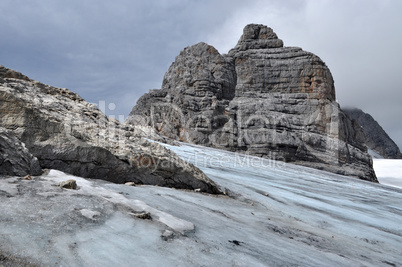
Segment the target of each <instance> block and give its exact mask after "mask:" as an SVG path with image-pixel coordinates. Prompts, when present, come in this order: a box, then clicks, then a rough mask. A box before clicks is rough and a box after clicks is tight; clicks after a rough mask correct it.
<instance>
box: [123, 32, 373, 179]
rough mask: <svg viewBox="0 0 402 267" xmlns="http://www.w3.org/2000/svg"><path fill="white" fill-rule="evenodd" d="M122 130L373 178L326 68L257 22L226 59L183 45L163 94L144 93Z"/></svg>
mask: <svg viewBox="0 0 402 267" xmlns="http://www.w3.org/2000/svg"><path fill="white" fill-rule="evenodd" d="M126 125H148V126H152V127H154V128H155V129H156V130H157V131H158V132H159V133H161V134H162V135H165V136H167V137H170V138H174V139H176V140H181V141H184V142H189V143H195V144H201V145H205V146H212V147H217V148H222V149H227V150H231V151H239V152H244V153H250V154H252V155H258V156H261V157H265V158H272V159H277V160H284V161H287V162H294V163H296V164H300V165H304V166H309V167H313V168H318V169H324V170H328V171H331V172H334V173H338V174H344V175H349V176H354V177H359V178H361V179H365V180H369V181H377V179H376V176H375V173H374V170H373V168H372V159H371V157H370V155H369V154H368V153H367V148H366V146H365V144H364V134H363V132H362V131H361V129H360V127H358V125H357V123H354V122H352V121H351V120H350V119H349V118H348V117H347V116H346V115H345V114H344V113H343V112H342V111H341V109H340V107H339V105H338V103H336V102H335V87H334V81H333V78H332V75H331V73H330V71H329V69H328V67H327V66H326V65H325V63H324V62H323V61H322V60H321V59H320V58H319V57H318V56H316V55H314V54H312V53H309V52H306V51H303V50H302V49H301V48H297V47H284V46H283V42H282V40H280V39H278V37H277V35H276V34H275V33H274V32H273V30H272V29H271V28H268V27H266V26H263V25H256V24H251V25H247V26H246V27H245V28H244V31H243V35H242V36H241V38H240V40H239V42H238V44H237V45H236V47H235V48H233V49H232V50H230V51H229V53H228V54H227V55H226V54H224V55H221V54H219V52H218V51H217V50H216V49H215V48H214V47H212V46H210V45H208V44H205V43H199V44H196V45H193V46H191V47H187V48H185V49H184V50H183V51H181V52H180V54H179V55H178V56H177V57H176V60H175V62H173V63H172V65H171V66H170V68H169V69H168V71H167V72H166V74H165V77H164V79H163V84H162V89H160V90H151V91H150V92H149V93H148V94H145V95H144V96H142V97H141V98H140V99H139V100H138V102H137V104H136V106H135V107H134V108H133V110H132V112H131V113H130V116H129V118H128V119H127V121H126Z"/></svg>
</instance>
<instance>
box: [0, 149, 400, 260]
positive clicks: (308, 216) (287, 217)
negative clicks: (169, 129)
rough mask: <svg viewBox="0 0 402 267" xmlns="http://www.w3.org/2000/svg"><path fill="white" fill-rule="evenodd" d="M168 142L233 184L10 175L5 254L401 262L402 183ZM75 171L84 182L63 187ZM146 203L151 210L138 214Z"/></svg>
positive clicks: (2, 183) (1, 213) (0, 234)
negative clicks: (182, 186)
mask: <svg viewBox="0 0 402 267" xmlns="http://www.w3.org/2000/svg"><path fill="white" fill-rule="evenodd" d="M168 147H169V148H170V149H172V150H174V151H175V152H176V153H178V154H179V156H181V157H182V158H183V159H186V160H188V161H190V162H192V163H194V164H195V165H197V166H198V167H199V168H201V169H202V170H203V171H204V172H205V173H206V174H207V175H208V176H209V177H210V178H211V179H213V180H214V181H215V182H216V183H217V184H218V185H220V186H221V187H222V189H224V191H226V192H227V195H226V196H225V195H209V194H204V193H198V192H194V191H189V190H175V189H172V188H164V187H157V186H135V187H134V186H127V185H121V184H112V183H109V182H105V181H101V180H91V179H83V178H78V177H73V176H71V175H67V174H64V173H61V172H58V171H51V172H50V173H49V174H48V175H47V176H44V177H34V179H33V180H31V181H29V180H24V179H22V178H17V177H11V178H6V177H4V178H2V179H0V259H2V261H0V265H1V264H3V262H5V264H6V266H7V264H10V266H12V264H14V265H24V264H25V265H27V263H31V264H36V265H39V266H55V265H56V266H60V265H62V266H221V267H225V266H398V265H399V264H400V263H401V262H402V254H401V251H402V230H401V225H402V189H398V188H393V187H389V186H383V185H381V184H375V183H371V182H366V181H361V180H358V179H350V178H348V177H344V176H340V175H335V174H331V173H327V172H324V171H319V170H315V169H309V168H304V167H300V166H295V165H292V164H286V163H283V162H275V161H269V160H265V159H262V158H259V157H251V156H250V157H248V156H244V155H240V154H234V153H231V152H227V151H221V150H217V149H211V148H206V147H200V146H192V145H188V144H186V145H181V146H168ZM71 178H73V179H76V180H77V184H78V190H67V189H60V188H58V187H56V186H54V185H55V184H57V183H59V182H60V181H62V180H66V179H71ZM144 212H149V214H150V216H151V217H152V220H147V219H145V220H144V219H140V218H138V215H140V214H143V213H144ZM21 262H23V263H24V264H20V263H21ZM17 263H18V264H17Z"/></svg>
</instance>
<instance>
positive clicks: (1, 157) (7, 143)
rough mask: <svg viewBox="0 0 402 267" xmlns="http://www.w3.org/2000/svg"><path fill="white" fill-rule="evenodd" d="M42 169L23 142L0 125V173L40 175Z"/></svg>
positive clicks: (7, 174) (6, 174) (8, 174)
mask: <svg viewBox="0 0 402 267" xmlns="http://www.w3.org/2000/svg"><path fill="white" fill-rule="evenodd" d="M41 173H42V169H41V167H40V165H39V161H38V159H37V158H36V157H34V156H33V155H32V154H31V153H30V152H29V151H28V149H27V148H26V147H25V144H24V143H21V141H20V140H18V139H17V138H16V137H15V136H14V135H13V134H10V133H9V132H8V131H7V130H6V129H4V128H2V127H0V175H4V176H26V175H40V174H41Z"/></svg>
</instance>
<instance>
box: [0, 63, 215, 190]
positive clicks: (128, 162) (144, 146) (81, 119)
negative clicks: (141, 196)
mask: <svg viewBox="0 0 402 267" xmlns="http://www.w3.org/2000/svg"><path fill="white" fill-rule="evenodd" d="M0 107H1V110H0V126H2V127H4V128H6V129H8V131H9V133H10V134H12V135H14V136H15V137H16V138H18V139H19V140H20V141H21V142H23V143H25V146H26V148H27V149H28V150H29V152H30V153H31V154H32V155H34V156H35V157H37V159H38V160H39V163H40V166H41V167H42V168H49V169H57V170H61V171H64V172H67V173H70V174H73V175H77V176H81V177H89V178H97V179H104V180H108V181H112V182H115V183H124V182H128V181H132V182H135V183H140V184H141V183H142V184H152V185H160V186H168V187H176V188H186V189H201V191H204V192H210V193H218V192H219V189H218V188H217V186H216V185H215V184H214V183H213V182H212V181H211V180H210V179H208V177H206V175H205V174H204V173H202V172H201V171H200V170H199V169H198V168H196V167H194V166H193V165H191V164H189V163H186V162H184V161H183V160H181V159H180V158H179V157H178V156H177V155H176V154H174V153H173V152H171V151H170V150H168V149H166V148H164V147H163V146H161V145H159V144H157V143H153V142H148V141H147V140H146V139H145V138H153V139H156V140H162V139H161V137H159V136H158V134H157V133H155V131H154V130H153V129H150V128H149V127H143V126H122V125H121V124H120V123H119V122H118V121H117V120H114V119H110V118H108V117H107V116H106V115H104V114H103V113H102V112H101V111H100V110H99V109H98V108H97V107H96V106H95V105H94V104H90V103H88V102H86V101H85V100H83V99H82V98H81V97H80V96H79V95H77V94H76V93H74V92H71V91H70V90H68V89H63V88H56V87H52V86H48V85H44V84H42V83H40V82H37V81H34V80H31V79H29V78H28V77H26V76H24V75H22V74H21V73H18V72H16V71H13V70H9V69H7V68H5V67H3V66H0ZM15 137H14V139H15V140H17V139H16V138H15ZM0 141H1V142H2V144H1V145H3V144H4V142H3V141H2V139H1V138H0ZM32 174H33V173H32Z"/></svg>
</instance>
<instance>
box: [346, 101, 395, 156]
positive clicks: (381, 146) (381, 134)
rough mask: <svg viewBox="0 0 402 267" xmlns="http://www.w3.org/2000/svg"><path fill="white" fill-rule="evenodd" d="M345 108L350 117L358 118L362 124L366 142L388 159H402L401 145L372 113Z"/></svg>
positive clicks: (358, 121)
mask: <svg viewBox="0 0 402 267" xmlns="http://www.w3.org/2000/svg"><path fill="white" fill-rule="evenodd" d="M343 110H344V112H345V113H346V114H347V115H348V116H349V117H350V118H352V119H354V120H356V121H357V123H358V124H359V125H361V126H362V128H363V131H364V134H365V143H366V144H367V146H368V147H369V148H371V149H372V150H374V151H375V152H377V153H378V154H380V155H381V156H383V157H384V158H386V159H402V154H401V151H400V150H399V147H398V146H397V145H396V144H395V142H394V141H393V140H392V139H391V138H390V137H389V136H388V134H387V133H386V132H385V131H384V129H383V128H382V127H381V126H380V125H379V124H378V122H377V121H376V120H375V119H374V118H373V117H372V116H371V115H370V114H368V113H365V112H363V111H362V110H360V109H357V108H347V109H343Z"/></svg>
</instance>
